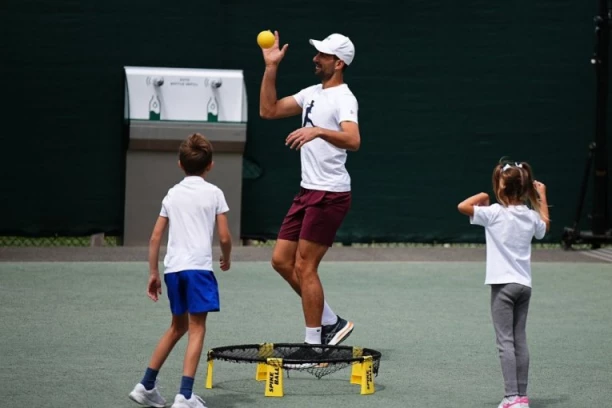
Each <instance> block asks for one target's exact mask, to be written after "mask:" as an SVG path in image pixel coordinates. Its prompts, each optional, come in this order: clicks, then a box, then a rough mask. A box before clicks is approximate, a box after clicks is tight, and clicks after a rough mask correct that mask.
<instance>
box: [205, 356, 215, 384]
mask: <svg viewBox="0 0 612 408" xmlns="http://www.w3.org/2000/svg"><path fill="white" fill-rule="evenodd" d="M212 380H213V360H208V370H207V372H206V388H207V389H211V388H212V387H213V386H212Z"/></svg>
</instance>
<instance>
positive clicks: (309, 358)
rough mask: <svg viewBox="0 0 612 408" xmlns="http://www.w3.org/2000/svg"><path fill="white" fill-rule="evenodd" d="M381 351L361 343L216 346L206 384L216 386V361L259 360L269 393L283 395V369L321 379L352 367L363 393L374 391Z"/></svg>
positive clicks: (260, 378) (259, 374)
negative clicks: (214, 372)
mask: <svg viewBox="0 0 612 408" xmlns="http://www.w3.org/2000/svg"><path fill="white" fill-rule="evenodd" d="M380 358H381V353H380V352H378V351H376V350H372V349H368V348H361V347H351V346H328V345H314V344H292V343H261V344H244V345H237V346H225V347H217V348H213V349H211V350H210V351H209V352H208V359H207V361H208V373H207V378H206V388H212V376H213V362H214V361H215V360H217V361H225V362H230V363H252V364H253V363H254V364H257V370H256V373H255V379H256V380H257V381H265V382H266V388H265V395H266V396H269V397H282V396H283V371H285V370H286V371H290V370H294V371H300V372H307V373H310V374H312V375H314V376H315V377H317V378H319V379H321V378H322V377H324V376H326V375H329V374H332V373H334V372H336V371H339V370H342V369H344V368H347V367H351V378H350V382H351V384H357V385H360V386H361V394H373V393H374V377H375V376H377V375H378V370H379V368H380Z"/></svg>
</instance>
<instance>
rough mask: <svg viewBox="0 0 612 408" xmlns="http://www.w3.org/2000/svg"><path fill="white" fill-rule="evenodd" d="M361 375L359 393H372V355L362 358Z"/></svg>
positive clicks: (373, 389)
mask: <svg viewBox="0 0 612 408" xmlns="http://www.w3.org/2000/svg"><path fill="white" fill-rule="evenodd" d="M361 365H362V366H363V376H362V377H361V395H368V394H374V391H375V388H374V370H373V369H372V356H365V357H364V358H363V363H361Z"/></svg>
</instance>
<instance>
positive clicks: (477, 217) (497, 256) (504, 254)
mask: <svg viewBox="0 0 612 408" xmlns="http://www.w3.org/2000/svg"><path fill="white" fill-rule="evenodd" d="M470 223H471V224H474V225H481V226H483V227H485V234H486V242H487V267H486V278H485V285H494V284H505V283H518V284H521V285H525V286H528V287H531V242H532V239H533V237H535V238H536V239H542V238H544V235H545V234H546V224H545V223H544V221H542V219H541V218H540V215H539V214H538V213H537V212H535V211H534V210H532V209H530V208H528V207H527V206H526V205H511V206H508V207H504V206H502V205H499V204H493V205H490V206H485V207H479V206H476V207H474V216H473V217H470Z"/></svg>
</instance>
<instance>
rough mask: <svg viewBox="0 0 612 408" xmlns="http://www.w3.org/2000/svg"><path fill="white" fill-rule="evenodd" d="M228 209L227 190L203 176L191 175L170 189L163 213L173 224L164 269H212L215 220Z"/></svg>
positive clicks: (173, 270) (176, 270)
mask: <svg viewBox="0 0 612 408" xmlns="http://www.w3.org/2000/svg"><path fill="white" fill-rule="evenodd" d="M227 211H229V207H228V206H227V202H226V201H225V196H224V194H223V191H221V189H220V188H218V187H217V186H215V185H213V184H210V183H209V182H207V181H205V180H204V179H203V178H202V177H199V176H187V177H185V178H184V179H183V180H182V181H181V182H180V183H178V184H176V185H175V186H174V187H172V188H171V189H170V190H168V194H167V195H166V197H164V199H163V201H162V208H161V211H160V214H159V215H160V216H162V217H166V218H168V219H169V224H170V226H169V231H168V250H167V252H166V256H165V257H164V266H165V270H164V273H172V272H179V271H185V270H193V269H196V270H207V271H212V270H213V261H212V241H213V233H214V229H215V221H216V217H217V215H218V214H223V213H225V212H227Z"/></svg>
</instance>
